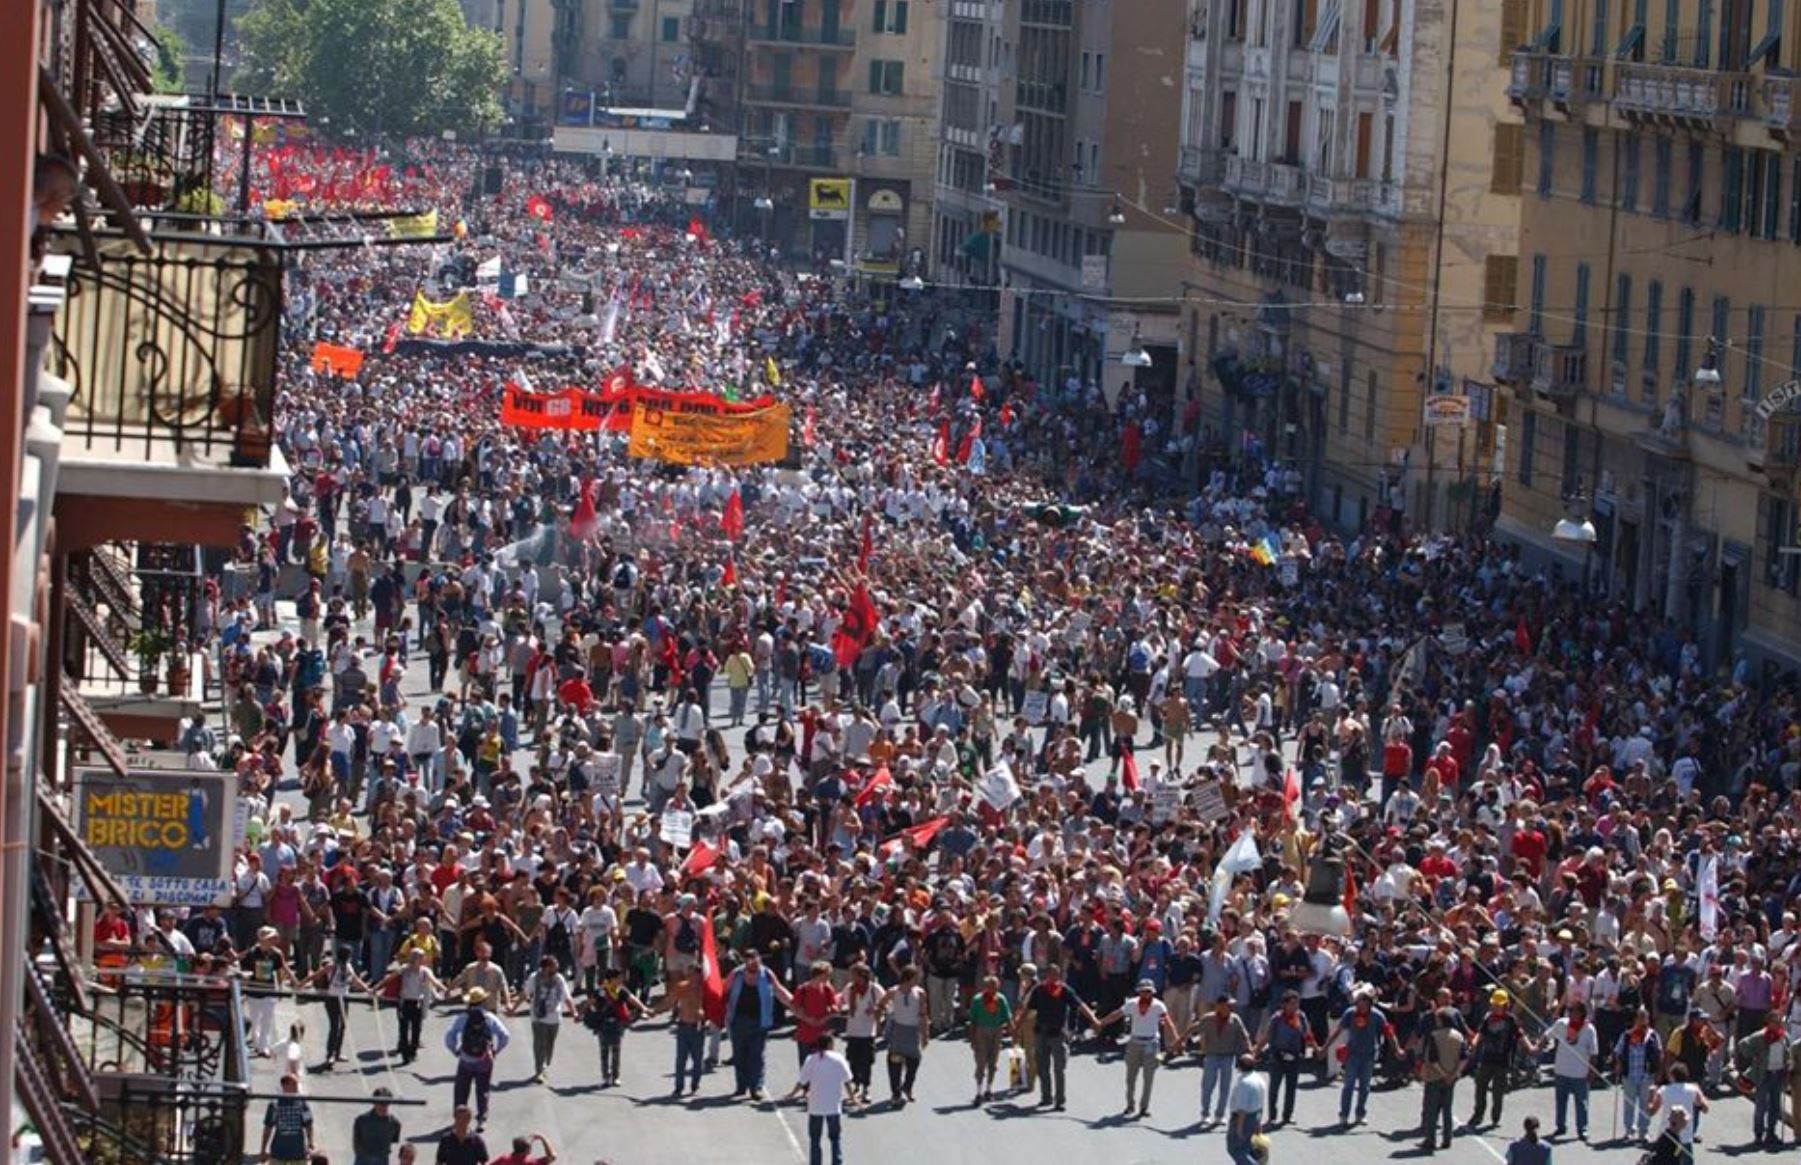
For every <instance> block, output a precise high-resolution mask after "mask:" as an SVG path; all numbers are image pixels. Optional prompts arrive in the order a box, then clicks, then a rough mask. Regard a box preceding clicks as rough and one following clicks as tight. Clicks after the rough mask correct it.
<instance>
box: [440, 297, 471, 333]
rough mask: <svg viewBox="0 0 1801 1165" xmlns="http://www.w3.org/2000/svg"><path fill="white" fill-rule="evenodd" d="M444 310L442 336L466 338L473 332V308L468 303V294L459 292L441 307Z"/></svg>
mask: <svg viewBox="0 0 1801 1165" xmlns="http://www.w3.org/2000/svg"><path fill="white" fill-rule="evenodd" d="M442 307H443V309H444V317H443V320H444V334H445V335H446V336H449V337H451V338H452V339H456V338H458V337H461V336H467V335H468V334H469V333H470V332H473V331H474V330H475V308H474V306H473V305H472V304H471V303H470V302H469V293H468V292H467V291H459V292H457V294H456V298H455V299H453V300H451V301H450V302H449V303H446V304H443V305H442Z"/></svg>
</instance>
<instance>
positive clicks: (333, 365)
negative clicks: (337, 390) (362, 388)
mask: <svg viewBox="0 0 1801 1165" xmlns="http://www.w3.org/2000/svg"><path fill="white" fill-rule="evenodd" d="M362 367H363V354H362V353H361V352H359V351H357V350H356V349H355V348H346V347H343V346H342V345H339V344H327V343H325V342H323V341H321V342H319V343H317V344H314V345H313V371H314V372H322V373H325V374H326V375H329V376H341V377H343V378H344V379H346V380H348V379H350V378H351V377H353V376H355V375H356V374H357V373H358V372H359V371H361V370H362Z"/></svg>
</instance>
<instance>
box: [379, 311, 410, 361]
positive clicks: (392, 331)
mask: <svg viewBox="0 0 1801 1165" xmlns="http://www.w3.org/2000/svg"><path fill="white" fill-rule="evenodd" d="M405 326H406V321H404V320H395V321H394V322H393V323H391V324H389V325H388V334H387V335H385V336H383V337H382V340H381V350H382V354H383V355H387V356H391V355H393V354H394V349H395V348H397V347H399V346H400V330H401V329H402V328H404V327H405Z"/></svg>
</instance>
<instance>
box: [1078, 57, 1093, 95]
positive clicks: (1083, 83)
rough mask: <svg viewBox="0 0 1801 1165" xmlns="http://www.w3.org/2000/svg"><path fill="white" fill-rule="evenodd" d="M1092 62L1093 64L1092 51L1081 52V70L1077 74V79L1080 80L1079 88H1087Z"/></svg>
mask: <svg viewBox="0 0 1801 1165" xmlns="http://www.w3.org/2000/svg"><path fill="white" fill-rule="evenodd" d="M1093 64H1094V54H1093V53H1083V54H1082V71H1081V73H1080V74H1079V75H1078V76H1079V80H1080V85H1079V86H1078V87H1079V88H1081V89H1087V88H1088V76H1089V68H1090V66H1092V65H1093Z"/></svg>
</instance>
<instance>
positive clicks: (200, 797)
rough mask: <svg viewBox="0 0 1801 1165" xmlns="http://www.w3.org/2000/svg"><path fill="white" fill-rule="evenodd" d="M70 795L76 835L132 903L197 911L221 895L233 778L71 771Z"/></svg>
mask: <svg viewBox="0 0 1801 1165" xmlns="http://www.w3.org/2000/svg"><path fill="white" fill-rule="evenodd" d="M74 795H75V806H74V808H75V814H74V816H75V821H74V825H75V829H76V831H77V833H78V834H79V835H80V836H81V839H82V841H83V842H85V843H86V844H87V847H88V848H89V849H90V850H92V851H93V853H94V856H95V857H96V858H98V859H99V861H100V864H101V865H102V866H104V867H105V868H106V871H107V872H108V873H109V874H111V875H112V876H113V877H114V878H115V879H116V880H117V881H118V883H119V885H120V887H121V888H123V889H124V891H125V892H126V894H127V895H129V896H130V898H131V900H132V901H133V902H139V903H147V904H155V905H167V906H200V905H205V904H206V903H208V902H211V901H213V900H214V899H216V898H218V897H219V896H220V895H222V894H224V893H226V892H227V890H228V888H229V886H230V882H231V873H232V856H233V850H234V847H235V846H236V844H237V838H238V822H237V778H236V776H235V774H233V773H229V772H225V773H218V772H200V771H195V770H183V769H171V770H156V769H133V770H132V771H131V775H130V776H128V777H124V778H121V777H119V776H118V775H116V774H115V773H113V772H112V771H111V770H110V769H100V768H78V769H76V770H75V774H74Z"/></svg>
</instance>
